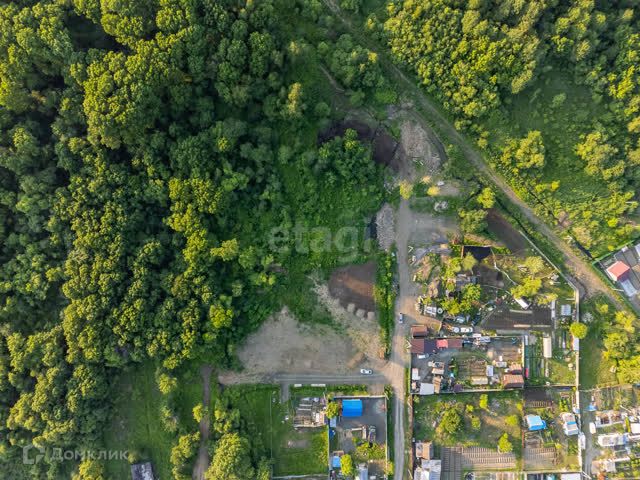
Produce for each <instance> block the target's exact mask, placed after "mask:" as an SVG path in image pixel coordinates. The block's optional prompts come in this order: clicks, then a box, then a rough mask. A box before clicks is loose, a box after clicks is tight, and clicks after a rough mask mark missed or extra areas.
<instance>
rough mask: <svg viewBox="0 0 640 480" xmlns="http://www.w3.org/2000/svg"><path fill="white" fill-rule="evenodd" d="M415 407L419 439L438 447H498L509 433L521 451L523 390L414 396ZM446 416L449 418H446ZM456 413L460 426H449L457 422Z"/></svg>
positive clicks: (516, 450) (416, 432) (416, 431)
mask: <svg viewBox="0 0 640 480" xmlns="http://www.w3.org/2000/svg"><path fill="white" fill-rule="evenodd" d="M483 399H486V404H485V403H484V400H483ZM483 407H484V408H483ZM414 411H415V426H414V436H415V438H416V440H432V441H433V442H434V444H435V446H436V447H449V446H456V445H458V446H466V447H470V446H478V447H485V448H492V449H495V448H496V445H497V444H498V440H499V439H500V437H501V436H502V435H503V434H505V433H506V434H507V435H508V436H509V441H510V442H511V443H512V445H513V450H514V452H516V453H517V454H519V452H520V449H521V436H522V435H521V427H520V425H521V422H522V420H521V419H522V396H521V394H520V392H495V393H489V394H485V395H480V394H476V393H473V394H457V395H455V396H453V395H439V396H435V395H434V396H424V397H415V401H414ZM449 412H455V413H453V414H452V413H449ZM447 417H448V418H449V421H446V420H445V421H443V420H444V419H445V418H447ZM456 417H458V418H459V419H460V421H459V427H458V428H448V426H447V424H449V425H451V424H452V423H453V424H456V423H457V421H456V420H455V418H456ZM451 419H454V420H453V421H452V420H451ZM437 454H438V453H437V452H436V455H437Z"/></svg>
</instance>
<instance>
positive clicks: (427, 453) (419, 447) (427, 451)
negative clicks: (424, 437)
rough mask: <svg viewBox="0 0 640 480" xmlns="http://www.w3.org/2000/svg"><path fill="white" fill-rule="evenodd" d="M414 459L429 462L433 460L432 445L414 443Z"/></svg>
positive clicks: (428, 443) (429, 443)
mask: <svg viewBox="0 0 640 480" xmlns="http://www.w3.org/2000/svg"><path fill="white" fill-rule="evenodd" d="M416 457H417V458H421V459H424V460H431V459H432V458H433V443H431V442H416Z"/></svg>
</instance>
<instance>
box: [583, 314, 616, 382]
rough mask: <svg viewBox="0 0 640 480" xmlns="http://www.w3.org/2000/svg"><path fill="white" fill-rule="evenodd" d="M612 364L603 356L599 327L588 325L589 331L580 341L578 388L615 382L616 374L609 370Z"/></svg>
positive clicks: (611, 361)
mask: <svg viewBox="0 0 640 480" xmlns="http://www.w3.org/2000/svg"><path fill="white" fill-rule="evenodd" d="M614 366H615V362H614V361H613V360H610V359H608V358H605V356H604V347H603V345H602V334H601V332H600V329H599V328H598V327H597V325H595V324H591V325H589V333H588V334H587V336H586V337H585V338H584V339H582V340H581V341H580V388H593V387H596V386H602V385H611V384H617V383H618V379H617V378H616V374H615V373H612V372H611V368H612V367H614Z"/></svg>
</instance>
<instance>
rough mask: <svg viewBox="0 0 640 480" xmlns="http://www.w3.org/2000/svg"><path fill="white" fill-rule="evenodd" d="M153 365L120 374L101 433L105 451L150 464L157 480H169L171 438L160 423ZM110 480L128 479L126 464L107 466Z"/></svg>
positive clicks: (128, 468) (112, 462)
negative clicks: (107, 421) (132, 455)
mask: <svg viewBox="0 0 640 480" xmlns="http://www.w3.org/2000/svg"><path fill="white" fill-rule="evenodd" d="M154 373H155V365H154V364H153V363H151V362H147V363H143V364H140V365H136V366H135V367H133V368H132V369H130V370H128V371H126V372H122V375H121V376H120V378H119V379H118V383H117V386H116V387H115V388H114V392H115V393H114V395H115V398H114V401H115V405H114V408H113V417H112V419H111V424H110V425H109V427H108V429H107V431H106V432H105V433H104V441H105V445H106V448H107V450H118V451H119V450H127V451H129V452H130V453H135V454H137V455H138V456H139V457H140V459H141V460H150V461H151V462H152V463H153V468H154V472H155V474H156V476H157V477H159V478H171V466H170V464H169V456H170V454H171V448H172V444H173V442H174V440H175V439H174V438H173V436H172V435H171V434H169V433H167V432H166V431H165V430H164V429H163V427H162V423H161V422H160V418H159V417H160V415H159V413H158V412H159V408H160V401H161V394H160V392H159V391H158V388H157V386H156V381H155V376H154ZM106 466H107V473H108V476H109V478H118V479H120V478H122V479H124V478H129V477H130V476H131V472H130V467H129V463H128V462H127V461H122V460H111V461H107V462H106Z"/></svg>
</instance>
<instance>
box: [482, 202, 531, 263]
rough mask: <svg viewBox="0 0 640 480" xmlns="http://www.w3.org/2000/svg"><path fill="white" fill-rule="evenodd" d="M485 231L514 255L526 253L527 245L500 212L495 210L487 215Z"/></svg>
mask: <svg viewBox="0 0 640 480" xmlns="http://www.w3.org/2000/svg"><path fill="white" fill-rule="evenodd" d="M487 230H489V232H490V233H491V234H492V235H493V236H494V237H496V238H497V239H498V240H500V241H501V242H502V243H504V245H505V246H506V247H507V248H508V249H509V250H511V252H512V253H513V254H514V255H518V254H522V253H524V252H526V250H527V248H528V247H529V244H528V243H527V241H526V240H525V238H524V237H523V236H522V235H521V234H520V232H518V231H517V230H516V229H515V228H513V225H511V224H510V223H509V222H508V221H507V219H506V218H504V217H503V216H502V215H501V214H500V212H498V211H497V210H495V209H493V208H492V209H491V210H489V212H488V214H487Z"/></svg>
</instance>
